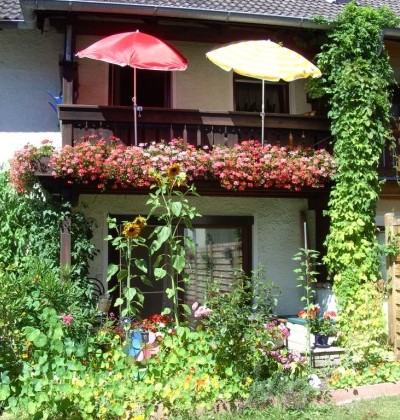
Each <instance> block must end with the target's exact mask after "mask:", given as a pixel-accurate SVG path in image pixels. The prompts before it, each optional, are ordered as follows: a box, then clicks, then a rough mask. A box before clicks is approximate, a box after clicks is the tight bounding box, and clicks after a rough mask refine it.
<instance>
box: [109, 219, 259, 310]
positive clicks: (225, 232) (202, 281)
mask: <svg viewBox="0 0 400 420" xmlns="http://www.w3.org/2000/svg"><path fill="white" fill-rule="evenodd" d="M111 217H116V219H117V221H118V222H119V223H122V222H123V221H125V220H131V219H132V216H131V215H130V216H120V215H118V216H111ZM252 224H253V217H234V216H207V217H201V218H198V219H196V220H194V221H193V228H194V229H193V231H191V230H187V229H185V230H184V231H183V230H182V232H184V233H185V235H187V236H190V237H191V238H192V239H193V240H194V242H195V244H196V248H195V249H194V250H190V251H189V250H188V251H187V253H186V258H187V261H186V272H187V273H188V274H189V275H190V283H189V284H187V285H185V291H184V293H183V295H182V298H183V300H184V301H185V302H186V303H188V304H192V303H193V302H194V301H196V300H198V301H201V300H202V299H203V297H204V290H205V287H206V285H207V282H208V280H210V279H215V280H219V281H221V288H222V289H223V290H226V291H227V290H229V288H230V284H231V283H232V281H233V279H234V272H235V270H237V269H243V270H244V272H245V273H246V274H250V271H251V260H250V258H251V226H252ZM157 225H158V221H157V220H156V219H154V220H150V222H149V223H148V225H147V226H146V228H145V229H144V230H143V232H142V235H143V236H144V237H148V236H149V235H150V233H151V232H152V231H153V229H154V228H155V226H157ZM182 229H183V227H182ZM109 234H110V235H114V234H115V232H111V231H110V232H109ZM164 251H165V250H160V254H163V253H164ZM134 252H135V256H137V257H138V258H143V259H145V260H148V255H147V253H146V250H145V248H135V251H134ZM108 255H109V263H113V264H121V263H123V262H122V261H121V256H120V254H119V252H118V251H117V250H115V248H114V247H113V246H112V244H111V242H110V243H109V248H108ZM148 266H149V267H148V280H149V282H150V283H151V284H152V286H148V285H145V284H143V283H142V282H141V281H140V280H139V279H136V280H135V279H134V281H133V284H132V285H133V286H136V287H138V288H139V289H140V290H141V291H142V292H143V294H144V305H143V310H142V311H141V316H142V317H147V316H149V315H152V314H154V313H160V312H162V311H163V309H165V308H166V307H169V306H170V302H169V300H168V298H167V296H166V293H165V290H166V289H167V288H168V287H169V286H170V285H169V284H168V283H169V282H167V281H162V280H161V281H155V279H154V276H153V273H152V270H151V267H150V266H151V264H148ZM132 271H133V272H134V273H138V269H137V268H136V267H135V266H133V267H132ZM115 285H118V283H117V280H116V279H113V280H112V281H111V284H110V285H109V288H111V287H113V286H115ZM119 288H120V287H117V288H116V289H115V291H114V292H113V295H112V298H113V300H114V301H115V299H116V298H117V297H118V296H119V293H120V290H119Z"/></svg>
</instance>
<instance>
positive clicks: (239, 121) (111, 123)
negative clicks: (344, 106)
mask: <svg viewBox="0 0 400 420" xmlns="http://www.w3.org/2000/svg"><path fill="white" fill-rule="evenodd" d="M58 108H59V119H60V121H61V124H62V132H63V144H64V145H65V144H70V145H73V144H75V143H77V142H80V141H81V139H82V138H85V137H87V136H89V135H92V134H96V135H99V136H101V137H107V136H110V135H114V136H116V137H119V138H120V139H121V140H122V141H123V142H124V143H125V144H127V145H129V144H133V138H134V137H133V110H132V108H131V107H111V106H95V105H59V107H58ZM178 137H180V138H184V139H185V140H186V141H187V142H188V143H190V144H193V145H195V146H205V145H208V146H213V145H215V144H228V145H234V144H235V143H238V142H241V141H243V140H249V139H257V140H259V139H260V137H261V117H260V115H259V114H258V113H254V112H210V111H199V110H182V109H165V108H145V109H144V110H143V111H142V112H140V113H139V114H138V143H149V142H152V141H159V140H167V141H169V140H171V139H173V138H178ZM328 139H329V123H328V120H327V119H326V118H322V117H315V116H308V115H286V114H267V115H266V117H265V142H268V143H271V144H280V145H282V146H283V145H286V144H294V145H310V146H315V145H316V144H318V145H320V146H319V147H320V148H321V147H327V144H328Z"/></svg>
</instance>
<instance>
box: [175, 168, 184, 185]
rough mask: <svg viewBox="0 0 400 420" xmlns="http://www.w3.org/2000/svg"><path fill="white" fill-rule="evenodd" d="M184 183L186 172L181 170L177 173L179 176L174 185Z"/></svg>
mask: <svg viewBox="0 0 400 420" xmlns="http://www.w3.org/2000/svg"><path fill="white" fill-rule="evenodd" d="M185 184H186V174H185V172H181V173H180V174H179V177H178V179H177V181H176V185H178V187H180V186H181V185H185Z"/></svg>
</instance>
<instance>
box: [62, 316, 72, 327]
mask: <svg viewBox="0 0 400 420" xmlns="http://www.w3.org/2000/svg"><path fill="white" fill-rule="evenodd" d="M61 320H62V322H63V323H64V324H65V325H69V324H71V322H72V321H73V320H74V317H73V316H72V315H69V314H66V313H63V314H62V317H61Z"/></svg>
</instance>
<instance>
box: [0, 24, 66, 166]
mask: <svg viewBox="0 0 400 420" xmlns="http://www.w3.org/2000/svg"><path fill="white" fill-rule="evenodd" d="M62 51H63V36H62V35H60V34H57V33H55V32H54V31H53V30H49V31H46V32H44V33H43V34H41V33H40V31H38V30H16V29H3V30H2V31H0V164H1V163H4V162H6V161H8V160H9V159H10V158H11V157H12V155H13V153H14V151H15V150H17V149H20V148H22V147H23V146H24V145H25V144H27V143H31V144H35V145H36V144H37V145H38V144H40V142H41V141H42V140H44V139H49V140H52V141H53V142H54V144H55V145H56V146H60V145H61V135H60V130H59V127H58V118H57V114H56V113H55V112H54V111H53V109H52V108H51V107H50V105H49V104H48V101H51V98H50V96H49V95H48V94H47V91H50V92H52V93H53V94H55V95H59V93H60V90H61V80H60V72H59V65H58V63H59V60H60V54H62Z"/></svg>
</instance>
